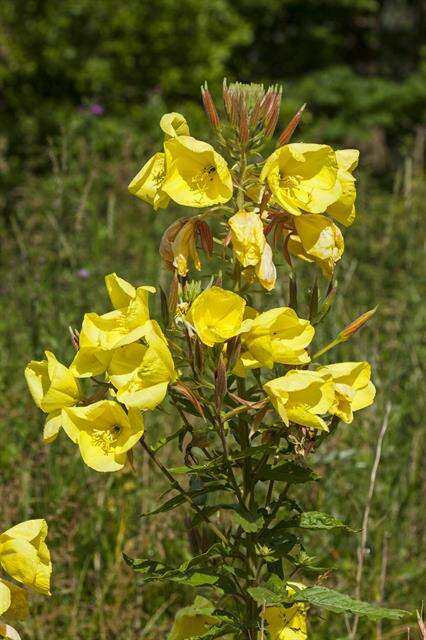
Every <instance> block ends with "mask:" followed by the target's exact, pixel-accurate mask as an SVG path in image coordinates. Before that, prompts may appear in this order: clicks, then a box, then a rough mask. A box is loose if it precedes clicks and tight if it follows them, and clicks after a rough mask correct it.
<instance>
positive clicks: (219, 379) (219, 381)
mask: <svg viewBox="0 0 426 640" xmlns="http://www.w3.org/2000/svg"><path fill="white" fill-rule="evenodd" d="M214 378H215V384H214V400H215V406H216V410H217V411H220V408H221V406H222V400H223V398H224V396H225V394H226V392H227V389H228V384H227V375H226V365H225V360H224V358H223V355H222V354H220V356H219V362H218V363H217V367H216V371H215V375H214Z"/></svg>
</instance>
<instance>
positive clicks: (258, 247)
mask: <svg viewBox="0 0 426 640" xmlns="http://www.w3.org/2000/svg"><path fill="white" fill-rule="evenodd" d="M228 224H229V226H230V228H231V240H232V247H233V250H234V253H235V255H236V257H237V259H238V261H239V262H240V263H241V264H242V265H243V267H248V266H250V265H251V266H255V265H257V264H258V262H260V260H261V257H262V253H263V250H264V247H265V244H266V240H265V235H264V233H263V223H262V220H261V218H260V216H259V215H258V214H257V213H254V212H252V211H244V210H242V211H238V212H237V213H236V214H235V215H233V216H232V217H231V218H229V220H228Z"/></svg>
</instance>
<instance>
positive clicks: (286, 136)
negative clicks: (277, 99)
mask: <svg viewBox="0 0 426 640" xmlns="http://www.w3.org/2000/svg"><path fill="white" fill-rule="evenodd" d="M305 108H306V102H305V104H303V105H302V106H301V107H300V109H299V111H298V112H297V113H296V114H295V115H294V116H293V117H292V119H291V120H290V122H289V123H288V125H287V126H286V128H285V129H284V131H283V132H282V134H281V135H280V137H279V138H278V143H277V146H278V147H282V146H283V145H284V144H287V142H289V141H290V138H291V136H292V135H293V133H294V130H295V129H296V127H297V125H298V124H299V122H300V121H301V119H302V115H303V112H304V110H305Z"/></svg>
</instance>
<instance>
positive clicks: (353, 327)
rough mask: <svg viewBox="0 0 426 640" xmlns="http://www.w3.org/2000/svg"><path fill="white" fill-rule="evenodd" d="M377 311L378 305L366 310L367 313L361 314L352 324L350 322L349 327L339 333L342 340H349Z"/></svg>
mask: <svg viewBox="0 0 426 640" xmlns="http://www.w3.org/2000/svg"><path fill="white" fill-rule="evenodd" d="M376 311H377V306H376V307H374V309H370V311H366V312H365V313H363V314H362V315H360V316H359V318H356V320H353V321H352V322H351V323H350V324H348V326H347V327H345V328H344V329H343V331H341V332H340V333H339V338H340V339H341V340H342V341H343V340H348V339H349V338H350V337H352V336H353V335H354V334H355V333H356V332H357V331H359V330H360V329H361V327H363V326H364V325H365V324H366V323H367V322H368V321H369V320H370V318H371V317H372V316H374V314H375V313H376Z"/></svg>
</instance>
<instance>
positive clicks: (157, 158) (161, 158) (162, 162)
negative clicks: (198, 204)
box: [128, 153, 170, 210]
mask: <svg viewBox="0 0 426 640" xmlns="http://www.w3.org/2000/svg"><path fill="white" fill-rule="evenodd" d="M165 176H166V156H165V154H164V153H156V154H155V155H154V156H152V158H150V159H149V160H148V162H146V164H144V166H143V167H142V169H141V170H140V171H139V173H138V174H137V175H136V176H135V177H134V178H133V180H132V181H131V183H130V184H129V186H128V189H129V191H130V193H132V194H133V195H134V196H136V197H137V198H140V199H141V200H144V201H145V202H148V203H149V204H151V205H152V206H153V207H154V209H155V210H157V209H163V208H165V207H167V205H168V204H169V202H170V198H169V197H168V195H167V194H166V193H165V192H164V190H163V186H164V178H165Z"/></svg>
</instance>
